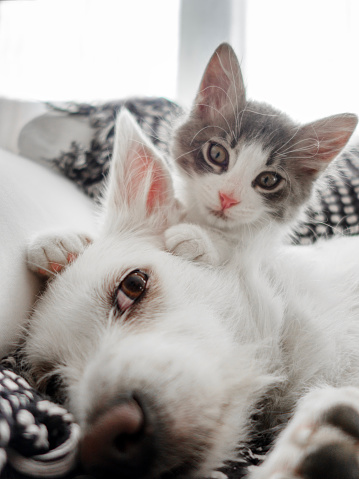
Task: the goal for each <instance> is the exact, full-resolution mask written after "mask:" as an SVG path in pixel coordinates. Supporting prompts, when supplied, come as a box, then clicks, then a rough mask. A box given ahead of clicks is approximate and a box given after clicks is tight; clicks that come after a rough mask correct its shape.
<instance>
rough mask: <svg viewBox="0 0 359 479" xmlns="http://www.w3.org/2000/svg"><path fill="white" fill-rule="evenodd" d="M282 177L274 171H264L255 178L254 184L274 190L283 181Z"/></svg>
mask: <svg viewBox="0 0 359 479" xmlns="http://www.w3.org/2000/svg"><path fill="white" fill-rule="evenodd" d="M282 179H283V178H282V177H281V176H280V175H278V173H274V172H273V171H264V172H263V173H261V174H260V175H258V176H257V178H256V179H255V180H254V184H255V185H256V186H259V187H260V188H263V189H264V190H273V189H274V188H275V187H276V186H278V185H279V183H280V182H281V181H282Z"/></svg>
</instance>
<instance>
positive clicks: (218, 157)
mask: <svg viewBox="0 0 359 479" xmlns="http://www.w3.org/2000/svg"><path fill="white" fill-rule="evenodd" d="M207 158H208V160H209V161H210V162H211V163H214V164H215V165H219V166H223V167H224V166H227V164H228V151H227V150H226V149H225V148H224V146H222V145H218V144H216V143H210V145H209V148H208V150H207Z"/></svg>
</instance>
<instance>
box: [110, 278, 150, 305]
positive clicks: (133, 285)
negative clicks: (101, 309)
mask: <svg viewBox="0 0 359 479" xmlns="http://www.w3.org/2000/svg"><path fill="white" fill-rule="evenodd" d="M147 282H148V276H147V274H146V273H144V272H143V271H140V270H135V271H132V272H131V273H129V274H128V275H127V276H126V277H125V278H124V279H123V280H122V281H121V283H120V285H119V287H118V289H117V293H116V304H117V307H118V309H119V310H120V312H121V313H124V312H125V311H126V310H127V309H128V308H129V307H130V306H132V305H133V303H134V302H135V301H137V300H138V299H140V297H141V296H142V295H143V293H144V292H145V290H146V287H147Z"/></svg>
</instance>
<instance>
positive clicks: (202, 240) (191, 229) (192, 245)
mask: <svg viewBox="0 0 359 479" xmlns="http://www.w3.org/2000/svg"><path fill="white" fill-rule="evenodd" d="M165 244H166V248H167V250H168V251H170V252H171V253H173V254H175V255H177V256H182V257H183V258H186V259H188V260H190V261H200V262H202V263H206V264H211V265H218V264H219V263H220V255H219V253H218V251H217V248H216V246H215V245H214V243H213V241H212V240H211V238H210V237H209V235H208V233H207V232H206V231H205V230H204V229H203V228H201V227H200V226H198V225H193V224H189V223H181V224H178V225H175V226H171V227H170V228H168V230H166V232H165Z"/></svg>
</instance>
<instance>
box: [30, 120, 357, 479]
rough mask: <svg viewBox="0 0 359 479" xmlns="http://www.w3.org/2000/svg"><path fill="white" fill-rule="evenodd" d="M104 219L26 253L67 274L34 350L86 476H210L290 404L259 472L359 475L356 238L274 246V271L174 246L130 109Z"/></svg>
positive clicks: (46, 301) (43, 301) (35, 327)
mask: <svg viewBox="0 0 359 479" xmlns="http://www.w3.org/2000/svg"><path fill="white" fill-rule="evenodd" d="M103 213H104V214H103V221H102V225H101V227H100V231H99V233H98V237H96V238H95V239H94V240H93V242H92V243H91V244H88V243H89V242H90V239H89V238H87V237H86V235H79V236H77V235H64V236H63V237H62V236H61V235H60V236H58V237H43V238H38V239H36V240H35V241H34V242H33V243H32V245H31V246H30V248H29V251H28V261H29V264H30V266H31V267H32V269H34V270H36V271H37V272H38V273H40V274H46V271H48V272H49V273H51V271H56V272H58V271H59V270H60V269H62V271H61V272H59V273H57V274H54V278H53V279H52V280H51V281H50V282H49V284H48V287H47V289H46V291H45V292H44V294H43V295H42V297H41V298H40V299H39V301H38V303H37V304H36V307H35V312H34V314H33V316H32V318H31V320H30V324H29V334H28V338H27V343H26V346H25V354H26V357H27V360H28V362H29V364H30V366H31V372H32V374H33V376H34V378H35V380H36V382H37V384H38V386H39V387H43V388H45V387H46V384H49V383H51V379H52V378H53V377H57V378H60V379H59V381H60V383H61V385H62V391H63V395H64V397H65V399H66V404H67V406H68V407H69V408H70V410H71V411H72V412H73V413H74V415H75V417H76V419H77V420H78V421H79V423H80V425H81V426H82V431H83V436H82V441H81V446H80V456H81V460H82V462H83V464H84V466H85V467H86V469H87V470H88V471H90V472H91V473H93V474H95V475H97V476H98V477H106V478H111V477H112V478H121V479H126V478H127V479H141V478H142V479H155V478H161V479H164V478H166V479H167V478H187V479H188V478H191V477H206V476H209V475H210V474H211V473H212V472H213V471H214V470H215V469H217V468H219V467H220V466H221V465H222V464H223V463H224V462H225V461H226V460H229V459H234V458H235V456H236V445H237V444H238V442H239V441H245V440H246V439H247V438H248V437H250V435H251V429H252V428H253V426H254V427H255V429H256V430H260V429H261V428H265V429H268V428H269V429H272V428H273V429H276V428H277V426H282V425H283V424H286V422H287V421H288V418H289V417H290V416H291V415H292V413H293V410H294V408H295V407H296V406H297V410H296V412H295V414H294V417H293V419H292V420H291V421H290V422H289V424H288V426H287V427H284V430H283V431H282V433H281V434H280V435H279V438H278V441H277V443H276V445H275V447H274V449H273V451H272V452H271V453H270V454H269V456H268V458H267V460H266V461H265V462H264V464H263V465H262V466H260V467H259V468H257V469H256V470H255V471H253V472H252V475H251V476H250V477H251V478H253V479H254V478H255V479H257V478H265V479H270V478H272V477H273V478H274V477H276V478H277V477H278V478H279V477H283V478H289V477H296V478H302V479H304V478H310V479H318V478H320V477H326V478H333V477H340V478H341V479H350V478H358V477H359V462H358V461H357V458H356V457H357V454H358V453H359V449H358V446H357V442H358V439H359V389H356V387H357V386H359V357H358V356H359V301H358V298H359V295H358V293H359V256H358V250H359V239H358V238H340V239H337V240H333V241H328V242H326V243H319V244H317V245H315V246H308V247H281V250H280V251H279V252H278V254H277V255H276V256H275V258H273V264H271V265H270V266H267V267H266V268H264V267H261V265H258V264H257V263H256V258H255V257H253V258H248V260H247V261H246V264H242V267H241V270H240V271H237V270H236V268H233V267H229V266H228V267H223V268H222V269H220V268H216V269H214V268H211V267H207V266H205V265H198V264H193V263H191V262H190V261H186V260H183V259H181V258H178V257H176V256H173V255H171V254H169V253H168V252H166V251H164V231H165V230H166V228H168V227H169V226H171V225H172V224H173V223H175V222H177V221H178V215H179V211H178V208H177V204H176V201H175V198H174V194H173V191H172V185H171V180H170V177H169V174H168V172H167V170H166V168H165V166H164V164H163V162H162V161H161V159H160V158H159V157H158V155H157V153H156V152H155V151H154V150H153V148H152V147H151V146H150V145H149V144H148V143H147V141H146V140H145V139H144V138H143V136H142V135H141V133H140V132H139V130H138V128H137V127H136V126H135V125H134V123H133V120H132V119H131V118H130V116H129V115H128V114H126V113H122V114H121V115H120V117H119V119H118V122H117V128H116V138H115V151H114V155H113V161H112V165H111V171H110V178H109V185H108V190H107V194H106V198H105V202H104V212H103ZM75 258H76V259H75ZM242 263H243V262H242ZM247 268H248V269H247ZM348 386H351V387H348ZM298 403H299V404H298ZM254 414H255V417H256V423H255V424H254V422H253V415H254ZM333 451H335V452H336V456H335V457H334V459H333V461H332V463H331V464H330V465H329V466H328V464H329V463H328V460H329V458H330V457H332V456H333V454H332V452H333ZM323 463H324V466H323ZM335 468H337V469H335ZM337 470H339V471H340V472H339V473H337V472H335V471H337ZM318 471H319V472H318ZM333 471H334V475H333ZM320 474H322V475H320ZM335 474H336V475H335Z"/></svg>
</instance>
